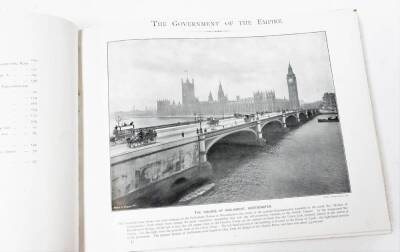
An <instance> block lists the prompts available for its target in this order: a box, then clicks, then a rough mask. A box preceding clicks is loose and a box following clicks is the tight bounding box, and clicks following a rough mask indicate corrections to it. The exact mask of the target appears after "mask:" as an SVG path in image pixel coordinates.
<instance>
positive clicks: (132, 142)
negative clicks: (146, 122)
mask: <svg viewBox="0 0 400 252" xmlns="http://www.w3.org/2000/svg"><path fill="white" fill-rule="evenodd" d="M156 138H157V132H156V130H154V129H140V130H139V131H138V133H137V134H136V135H133V136H132V137H129V138H127V139H126V143H127V144H128V147H129V148H135V147H139V146H142V145H146V144H150V143H154V142H155V141H156Z"/></svg>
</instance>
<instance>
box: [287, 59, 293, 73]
mask: <svg viewBox="0 0 400 252" xmlns="http://www.w3.org/2000/svg"><path fill="white" fill-rule="evenodd" d="M288 74H293V69H292V65H290V61H289V67H288Z"/></svg>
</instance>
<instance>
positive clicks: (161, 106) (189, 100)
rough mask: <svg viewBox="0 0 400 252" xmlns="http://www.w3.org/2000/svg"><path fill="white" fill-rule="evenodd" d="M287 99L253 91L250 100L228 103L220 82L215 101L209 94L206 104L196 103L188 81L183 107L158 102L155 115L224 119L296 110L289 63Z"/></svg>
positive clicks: (167, 102) (268, 92)
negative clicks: (210, 116)
mask: <svg viewBox="0 0 400 252" xmlns="http://www.w3.org/2000/svg"><path fill="white" fill-rule="evenodd" d="M286 80H287V85H288V93H289V99H286V98H283V99H282V98H277V97H276V96H275V91H274V90H266V91H256V92H254V93H253V96H252V97H247V98H241V97H240V96H236V99H235V100H229V99H228V96H227V94H226V93H225V92H224V90H223V87H222V83H221V82H219V85H218V90H217V99H216V100H214V98H213V96H212V93H211V91H210V93H209V95H208V100H207V101H199V100H198V99H197V98H196V96H195V90H194V79H192V80H191V81H190V80H189V77H187V78H186V80H181V84H182V104H177V105H176V104H174V103H171V102H170V101H169V100H159V101H157V114H159V115H193V114H198V113H202V114H206V115H224V114H234V113H241V114H252V113H256V112H265V111H268V112H273V111H281V110H290V109H291V110H296V109H299V108H300V102H299V97H298V92H297V80H296V75H295V74H294V72H293V69H292V66H291V65H290V63H289V67H288V73H287V75H286Z"/></svg>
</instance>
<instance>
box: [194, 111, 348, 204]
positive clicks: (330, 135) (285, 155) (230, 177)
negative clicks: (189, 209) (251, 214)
mask: <svg viewBox="0 0 400 252" xmlns="http://www.w3.org/2000/svg"><path fill="white" fill-rule="evenodd" d="M326 117H327V116H323V115H320V116H318V117H316V118H314V119H312V120H310V121H308V122H307V123H305V124H304V125H302V126H300V127H298V128H295V129H292V130H290V131H288V132H286V133H285V134H283V135H282V136H281V137H280V138H277V139H276V140H274V141H272V143H271V141H270V143H269V144H267V146H265V147H244V146H234V145H226V144H220V145H216V146H215V148H213V150H212V151H211V153H210V154H209V156H208V160H209V161H210V162H211V164H212V166H213V170H214V176H213V178H212V179H211V180H212V181H211V182H213V183H214V184H215V187H214V188H213V189H212V190H211V191H210V192H208V193H206V194H204V195H201V196H199V197H197V198H196V199H194V200H193V201H191V202H190V203H189V204H190V205H194V204H213V203H222V202H238V201H249V200H265V199H277V198H287V197H300V196H310V195H323V194H336V193H346V192H350V184H349V178H348V171H347V165H346V159H345V153H344V149H343V142H342V136H341V129H340V124H339V123H338V122H330V123H318V121H317V118H326Z"/></svg>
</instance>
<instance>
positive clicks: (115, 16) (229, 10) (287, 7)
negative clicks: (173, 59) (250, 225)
mask: <svg viewBox="0 0 400 252" xmlns="http://www.w3.org/2000/svg"><path fill="white" fill-rule="evenodd" d="M0 3H1V4H0V11H10V10H15V11H21V10H23V11H32V12H38V13H43V14H50V15H55V16H59V17H63V18H67V19H69V20H71V21H72V22H74V23H75V24H77V25H78V26H79V27H81V28H84V27H88V26H94V25H103V24H107V23H108V22H110V21H113V22H114V21H118V20H128V19H135V18H147V17H148V18H150V17H177V16H179V17H195V16H203V17H207V16H210V17H211V16H219V17H223V16H256V15H263V16H268V14H271V15H275V16H276V14H277V13H288V12H289V13H290V12H301V11H307V12H309V11H319V10H334V9H342V8H352V9H357V10H358V14H359V17H360V26H361V33H362V40H363V46H364V53H365V61H366V67H367V72H368V79H369V85H370V92H371V98H372V103H373V107H374V116H375V120H376V126H377V135H378V140H379V144H380V148H381V155H382V162H383V166H384V174H385V180H386V181H385V183H386V188H387V197H388V201H389V207H390V215H391V221H392V225H393V233H392V234H389V235H380V236H364V237H349V238H338V239H318V240H303V241H291V242H272V243H266V244H252V245H240V246H230V247H215V248H207V249H205V248H200V249H191V250H190V251H205V250H207V251H360V252H361V251H363V252H364V251H371V252H372V251H376V252H378V251H379V252H380V251H400V238H399V237H400V234H399V231H400V229H399V217H400V214H399V200H400V195H399V191H400V190H399V188H400V186H399V181H400V179H399V178H400V176H399V171H398V167H399V164H400V162H399V155H398V154H399V153H400V150H399V149H400V148H399V143H400V136H399V131H400V130H399V129H400V124H399V121H400V120H399V117H400V111H399V108H400V104H399V101H400V97H399V96H400V92H399V84H400V78H399V69H400V50H399V47H400V46H399V45H400V39H399V38H400V19H399V18H398V16H399V15H398V13H399V11H400V1H398V0H380V1H379V0H336V1H330V0H303V1H296V0H280V1H272V0H246V1H229V0H220V1H218V2H217V1H213V0H201V1H199V0H168V1H166V0H164V1H161V0H153V1H143V0H140V1H138V0H136V1H135V0H0ZM178 251H189V250H188V249H184V250H178Z"/></svg>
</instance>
